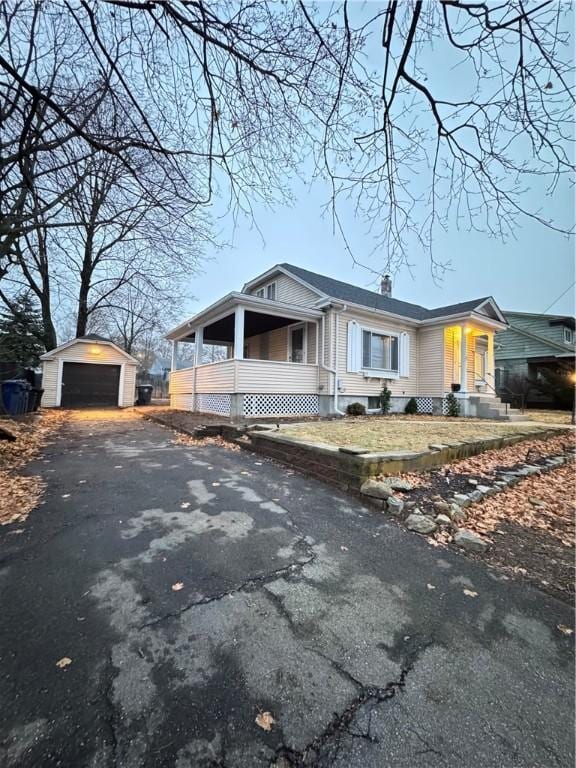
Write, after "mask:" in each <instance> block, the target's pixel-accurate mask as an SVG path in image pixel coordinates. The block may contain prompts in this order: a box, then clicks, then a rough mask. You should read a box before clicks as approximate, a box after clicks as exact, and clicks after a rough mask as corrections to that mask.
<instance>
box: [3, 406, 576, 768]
mask: <svg viewBox="0 0 576 768" xmlns="http://www.w3.org/2000/svg"><path fill="white" fill-rule="evenodd" d="M29 471H30V472H33V473H40V474H42V475H43V476H44V478H45V479H46V480H47V482H48V489H47V494H46V497H45V503H44V504H42V505H41V506H40V507H39V508H38V509H37V510H35V511H34V512H33V513H32V514H31V516H30V518H29V519H28V521H27V522H26V523H23V524H21V525H20V526H11V527H8V528H6V527H5V528H3V529H1V530H0V589H1V601H0V617H1V620H0V711H1V712H2V717H1V724H0V764H1V765H2V766H5V767H6V768H13V767H15V766H19V767H20V766H22V767H26V768H28V767H30V768H31V767H32V766H34V768H38V767H39V766H41V767H42V768H47V767H48V766H60V767H63V768H72V767H74V768H80V767H81V766H93V767H94V768H96V767H97V768H105V767H106V766H117V767H118V768H120V767H121V768H132V767H134V768H136V767H137V768H144V767H148V766H155V767H156V766H174V767H175V768H184V767H185V766H194V767H196V766H225V768H235V767H236V766H238V767H244V766H246V767H247V768H248V767H250V768H259V766H269V765H274V766H276V767H277V768H281V767H282V768H286V767H287V766H289V765H309V766H328V765H330V766H339V767H340V768H354V767H355V766H362V768H370V767H371V766H373V767H374V768H376V767H378V768H383V767H384V766H398V767H400V766H401V767H403V768H404V767H405V768H415V767H416V766H427V767H428V766H430V767H432V768H434V767H435V766H458V767H462V766H474V768H483V767H486V768H488V767H490V768H492V767H494V768H496V766H498V767H500V766H505V767H506V768H513V767H515V766H522V767H524V766H526V767H527V768H528V767H530V768H535V767H536V766H545V767H546V768H550V766H571V765H572V764H573V759H574V754H573V752H574V750H573V746H574V744H573V718H574V711H573V671H574V670H573V637H570V636H567V635H564V634H563V633H562V632H560V631H559V630H558V629H557V626H558V625H559V624H562V625H569V626H571V625H572V622H573V616H572V611H571V609H570V607H569V606H567V605H564V604H562V603H559V602H556V601H554V600H553V599H552V598H549V597H546V596H545V595H543V594H541V593H539V592H537V591H535V590H532V589H530V588H527V587H526V586H522V585H520V584H516V583H513V582H511V581H509V580H504V579H502V578H501V577H499V576H498V574H497V573H496V572H494V571H489V570H487V569H486V568H484V567H483V566H481V565H478V564H476V563H473V562H471V561H469V560H467V559H465V558H463V557H459V556H458V555H455V554H452V553H450V552H447V551H445V550H442V549H438V548H437V549H435V548H433V547H431V546H430V545H429V544H428V543H427V542H426V541H425V540H423V539H422V538H420V537H418V535H416V534H410V533H408V532H406V531H403V530H401V529H400V528H399V527H397V526H394V525H393V524H388V523H387V522H386V521H385V519H384V518H383V517H382V515H380V514H379V513H377V512H374V511H372V510H368V509H366V508H364V507H363V506H362V505H361V504H360V503H358V502H356V501H354V500H351V499H350V498H348V497H345V496H341V495H339V494H338V493H336V492H334V491H332V490H331V489H329V488H328V487H326V486H324V485H322V484H320V483H317V482H315V481H312V480H309V479H307V478H304V477H301V476H299V475H297V474H294V473H292V472H289V471H287V470H286V469H284V468H282V467H278V466H276V465H274V464H272V463H270V462H267V461H266V460H263V459H262V458H259V457H258V456H254V455H252V454H250V453H245V452H238V451H231V450H229V449H226V448H224V447H221V446H219V445H203V446H193V447H190V446H186V445H182V444H176V443H174V442H173V434H172V433H171V432H170V431H168V430H166V429H163V428H162V427H159V426H156V425H153V424H151V423H148V422H144V421H140V420H135V421H122V422H99V423H91V422H89V421H84V422H76V423H71V424H70V425H69V426H68V427H67V428H66V431H65V432H64V433H63V434H62V436H61V437H60V438H59V439H58V441H57V442H56V443H55V444H54V445H52V446H51V447H50V449H49V450H48V451H47V452H46V453H45V455H44V456H43V457H42V458H41V459H39V460H38V461H37V462H36V463H35V464H34V465H32V466H31V467H30V468H29ZM180 585H182V586H181V588H179V589H178V587H179V586H180ZM175 586H176V587H177V588H176V589H174V588H173V587H175ZM63 658H68V659H70V660H71V663H69V664H68V665H67V666H63V667H62V668H61V667H59V666H57V662H58V661H59V660H61V659H63ZM264 712H270V713H271V715H272V717H273V718H274V720H275V723H274V724H273V726H272V729H271V730H270V731H269V732H268V731H265V730H263V729H262V728H260V727H259V726H258V725H257V724H256V722H255V718H256V717H257V715H258V714H259V713H264Z"/></svg>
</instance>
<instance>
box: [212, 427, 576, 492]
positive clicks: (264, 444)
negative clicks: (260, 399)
mask: <svg viewBox="0 0 576 768" xmlns="http://www.w3.org/2000/svg"><path fill="white" fill-rule="evenodd" d="M569 431H570V428H569V427H558V426H554V427H548V428H545V429H534V430H530V431H529V432H515V433H513V434H511V435H500V436H497V437H491V438H482V439H481V440H476V441H470V440H467V441H462V442H454V443H452V444H451V445H446V444H445V445H443V447H442V448H440V447H439V444H435V446H434V448H428V449H426V450H423V451H379V452H377V451H369V452H365V451H364V450H363V449H362V447H361V446H351V447H350V448H349V449H347V450H346V449H344V450H343V449H342V448H341V447H339V446H333V445H328V444H326V443H314V442H307V441H304V440H300V439H299V438H296V437H293V436H291V435H285V434H282V429H281V428H280V429H276V430H275V431H266V432H256V431H252V430H249V431H248V432H243V437H244V439H243V440H241V441H239V443H238V444H239V445H243V446H244V447H245V448H248V449H250V450H253V451H255V452H256V453H261V454H263V455H265V456H268V457H270V458H272V459H275V460H276V461H279V462H281V463H283V464H287V465H288V466H290V467H293V468H295V469H298V470H299V471H301V472H304V473H305V474H308V475H312V476H314V477H317V478H319V479H320V480H324V481H327V482H329V483H331V484H332V485H336V486H338V487H339V488H343V489H345V490H348V491H352V492H354V493H359V492H360V488H361V486H362V484H363V483H364V482H365V481H366V480H370V479H375V478H376V477H378V476H380V475H400V474H403V473H408V472H426V471H427V470H429V469H434V468H437V467H441V466H443V465H444V464H448V463H451V462H453V461H458V460H459V459H466V458H469V457H470V456H476V455H478V454H479V453H484V451H489V450H496V449H498V448H505V447H506V446H509V445H514V444H516V443H519V442H522V441H525V440H532V439H534V438H541V439H546V438H549V437H553V436H555V435H558V434H562V433H564V432H569ZM225 432H226V433H227V434H224V433H225ZM233 433H234V427H225V428H224V429H223V437H225V438H227V439H234V438H233ZM508 474H511V473H508ZM515 480H516V482H517V481H518V480H520V477H515Z"/></svg>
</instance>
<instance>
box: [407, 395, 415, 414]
mask: <svg viewBox="0 0 576 768" xmlns="http://www.w3.org/2000/svg"><path fill="white" fill-rule="evenodd" d="M404 413H409V414H414V413H418V403H417V402H416V398H415V397H411V398H410V400H408V402H407V403H406V405H405V406H404Z"/></svg>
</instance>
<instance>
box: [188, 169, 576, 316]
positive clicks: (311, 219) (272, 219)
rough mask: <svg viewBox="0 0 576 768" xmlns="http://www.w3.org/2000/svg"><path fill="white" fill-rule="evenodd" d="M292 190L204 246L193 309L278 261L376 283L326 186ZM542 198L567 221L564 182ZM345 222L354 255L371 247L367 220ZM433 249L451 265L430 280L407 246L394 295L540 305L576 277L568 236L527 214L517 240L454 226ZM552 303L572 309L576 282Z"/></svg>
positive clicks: (419, 300) (424, 258) (425, 263)
mask: <svg viewBox="0 0 576 768" xmlns="http://www.w3.org/2000/svg"><path fill="white" fill-rule="evenodd" d="M296 191H297V195H298V200H297V203H296V204H295V205H294V207H292V208H289V207H282V208H278V209H277V210H276V211H275V212H274V213H270V212H269V211H266V210H261V211H257V222H258V225H259V227H260V229H261V233H262V235H261V234H260V233H259V232H258V231H257V230H256V229H255V228H253V227H251V224H250V222H248V221H246V220H240V221H239V223H238V226H237V229H236V232H235V234H233V233H232V231H228V233H227V234H228V236H229V238H230V239H231V238H232V237H233V238H234V239H233V244H232V246H231V247H229V248H225V249H223V250H221V251H219V252H208V254H209V255H210V256H211V257H212V260H211V261H208V262H206V263H205V264H204V266H203V269H204V274H201V275H198V276H195V277H193V278H192V281H191V287H190V290H191V293H192V294H193V295H194V296H195V297H196V301H194V302H191V303H190V304H189V305H188V306H189V308H190V314H194V313H196V312H197V311H198V310H200V309H202V308H203V307H205V306H208V305H209V304H211V303H212V302H213V301H215V300H216V299H218V298H219V297H221V296H222V295H224V294H226V293H228V292H229V291H233V290H240V289H241V287H242V285H243V283H244V282H245V281H247V280H249V279H250V278H252V277H254V276H256V275H257V274H258V273H260V272H263V271H265V270H266V269H268V268H269V267H271V266H273V265H274V264H277V263H280V262H283V261H287V262H291V263H293V264H296V265H298V266H301V267H305V268H306V269H312V270H314V271H317V272H321V273H324V274H328V275H330V276H331V277H335V278H337V279H339V280H344V281H347V282H350V283H353V284H356V285H360V286H363V287H366V288H372V289H374V288H375V285H374V276H373V275H372V274H371V273H370V272H368V271H367V270H365V269H362V268H360V267H358V266H354V263H353V261H352V258H351V257H350V255H349V254H348V253H347V252H346V248H345V246H344V243H343V241H342V238H341V237H340V235H339V234H335V235H333V234H332V226H331V221H330V218H329V217H327V216H326V217H324V218H322V205H323V203H324V202H325V201H326V199H327V197H328V194H329V192H328V188H327V187H324V186H323V185H321V184H320V183H317V184H316V185H315V186H314V187H313V188H312V189H310V188H306V187H305V186H304V185H302V186H300V187H299V188H298V189H297V190H296ZM542 205H543V208H544V211H545V212H548V213H550V212H554V213H555V215H556V216H557V219H558V221H563V222H564V223H566V222H570V221H571V219H572V217H573V210H574V194H573V191H566V190H563V192H562V193H560V192H559V193H558V194H556V195H555V196H554V198H552V199H548V200H544V201H543V202H542ZM346 226H347V227H348V233H349V237H350V239H351V240H352V242H353V245H354V248H355V251H356V254H357V257H358V258H359V260H362V257H363V256H364V255H365V254H366V253H368V252H369V251H371V250H372V241H371V239H370V238H369V236H367V235H366V234H365V230H366V227H365V225H364V223H363V222H362V221H355V220H354V218H353V216H352V215H349V216H348V217H347V221H346ZM262 236H263V238H264V243H263V242H262ZM435 255H436V257H437V258H438V259H440V260H442V259H450V260H451V262H452V271H449V272H446V273H445V276H444V279H443V281H442V282H440V283H437V284H435V283H434V281H433V280H432V277H431V275H430V261H429V258H428V254H426V253H424V252H420V253H411V254H409V260H410V262H411V263H413V264H414V265H415V266H414V269H413V273H414V274H413V277H412V276H411V275H410V274H409V273H408V271H407V270H403V271H401V272H400V273H399V274H397V275H394V276H393V282H394V287H393V295H394V296H395V297H396V298H399V299H403V300H405V301H411V302H414V303H416V304H422V305H424V306H427V307H435V306H441V305H444V304H451V303H454V302H458V301H465V300H466V299H471V298H476V297H480V296H485V295H492V296H494V298H495V299H496V301H497V302H498V304H499V305H500V307H502V308H503V309H514V310H518V311H526V312H543V311H544V310H546V309H547V307H548V306H549V305H550V304H552V302H553V301H554V300H555V299H557V297H558V296H559V295H560V294H561V293H562V292H563V291H565V290H566V289H567V288H568V287H569V286H570V285H571V284H572V283H573V282H574V279H575V274H574V272H575V268H574V242H573V239H568V238H567V237H566V236H563V235H560V234H558V233H556V232H553V231H551V230H549V229H547V228H545V227H543V226H542V225H540V224H538V223H536V222H532V221H529V220H524V221H523V223H522V226H521V227H519V228H518V232H517V235H516V240H509V241H508V242H507V243H502V242H501V241H500V240H495V239H493V238H491V237H489V236H488V235H482V234H479V233H469V232H465V231H458V230H456V229H454V230H453V231H451V232H450V233H448V234H446V235H440V236H438V238H437V240H436V244H435ZM366 261H368V260H366ZM382 261H384V259H382ZM368 263H369V265H370V266H371V267H372V268H373V269H378V268H379V266H380V265H379V263H378V258H377V256H373V257H372V259H371V260H369V261H368ZM549 311H550V312H555V313H572V314H573V313H574V289H573V288H572V289H571V290H569V291H568V292H567V293H566V294H565V296H564V297H563V298H561V299H560V300H559V301H557V302H556V303H555V304H554V306H553V307H552V308H551V309H550V310H549Z"/></svg>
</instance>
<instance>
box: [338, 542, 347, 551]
mask: <svg viewBox="0 0 576 768" xmlns="http://www.w3.org/2000/svg"><path fill="white" fill-rule="evenodd" d="M340 549H341V550H342V552H348V547H345V546H344V544H341V545H340Z"/></svg>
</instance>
